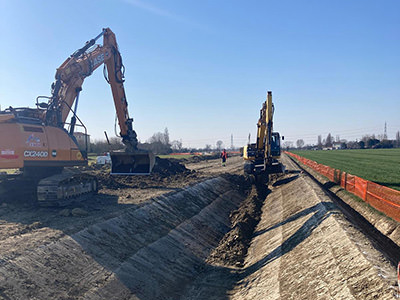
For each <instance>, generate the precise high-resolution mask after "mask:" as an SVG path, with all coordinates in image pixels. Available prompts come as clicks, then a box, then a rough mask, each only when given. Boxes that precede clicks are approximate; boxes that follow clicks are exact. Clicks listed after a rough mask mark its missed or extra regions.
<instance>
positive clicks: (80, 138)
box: [74, 132, 90, 152]
mask: <svg viewBox="0 0 400 300" xmlns="http://www.w3.org/2000/svg"><path fill="white" fill-rule="evenodd" d="M74 137H75V138H76V141H77V142H78V146H79V149H81V150H86V145H87V147H88V149H87V151H88V152H89V151H90V135H89V134H84V133H83V132H74Z"/></svg>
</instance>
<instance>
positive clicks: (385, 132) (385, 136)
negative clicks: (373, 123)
mask: <svg viewBox="0 0 400 300" xmlns="http://www.w3.org/2000/svg"><path fill="white" fill-rule="evenodd" d="M386 125H387V124H386V121H385V131H384V133H383V140H387V126H386Z"/></svg>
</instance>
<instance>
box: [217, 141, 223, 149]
mask: <svg viewBox="0 0 400 300" xmlns="http://www.w3.org/2000/svg"><path fill="white" fill-rule="evenodd" d="M223 144H224V142H223V141H221V140H218V141H217V143H216V145H217V150H218V151H220V150H221V149H222V145H223Z"/></svg>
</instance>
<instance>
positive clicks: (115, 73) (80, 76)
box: [44, 28, 154, 175]
mask: <svg viewBox="0 0 400 300" xmlns="http://www.w3.org/2000/svg"><path fill="white" fill-rule="evenodd" d="M100 37H103V45H98V44H96V41H97V40H98V39H99V38H100ZM103 64H104V65H105V68H106V69H107V72H104V73H105V77H106V80H107V82H108V83H109V84H110V86H111V91H112V95H113V99H114V106H115V111H116V114H117V118H118V124H119V127H120V136H121V138H122V142H123V143H124V145H125V146H126V149H125V151H123V152H121V151H120V152H115V154H114V155H113V154H111V158H112V161H113V168H112V174H128V175H130V174H147V173H150V172H151V169H152V167H153V165H154V157H153V156H152V154H151V153H149V152H147V151H141V150H138V147H137V145H138V140H137V135H136V132H135V131H134V130H133V119H132V118H130V117H129V113H128V102H127V99H126V95H125V89H124V66H123V64H122V57H121V54H120V52H119V50H118V44H117V41H116V38H115V34H114V33H113V32H112V31H111V29H109V28H105V29H103V31H102V32H101V33H100V34H99V35H98V36H96V37H95V38H94V39H92V40H90V41H88V42H86V44H85V46H84V47H82V48H80V49H78V50H77V51H75V52H74V53H73V54H72V55H71V56H70V57H69V58H67V59H66V60H65V61H64V62H63V63H62V64H61V66H60V67H59V68H58V69H57V72H56V75H55V78H56V80H55V82H54V83H53V84H52V95H51V97H50V100H49V103H48V105H47V109H46V111H45V113H44V114H45V115H44V119H45V122H46V124H47V125H50V126H56V127H61V128H64V126H65V124H66V122H67V118H68V115H69V114H70V113H71V112H73V116H72V118H71V126H70V134H73V131H74V126H75V122H76V118H75V115H76V111H77V106H78V100H79V93H80V92H81V90H82V84H83V82H84V80H85V78H86V77H88V76H90V75H91V74H92V73H93V71H94V70H96V69H97V68H98V67H100V66H101V65H103ZM106 73H107V74H106ZM74 102H75V106H74V108H73V105H74ZM113 158H114V159H113Z"/></svg>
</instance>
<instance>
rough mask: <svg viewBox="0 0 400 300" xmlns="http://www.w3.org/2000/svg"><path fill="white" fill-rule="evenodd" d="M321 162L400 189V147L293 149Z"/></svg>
mask: <svg viewBox="0 0 400 300" xmlns="http://www.w3.org/2000/svg"><path fill="white" fill-rule="evenodd" d="M292 152H293V153H295V154H298V155H300V156H303V157H305V158H308V159H311V160H314V161H316V162H318V163H320V164H324V165H327V166H330V167H332V168H335V169H339V170H342V171H345V172H348V173H350V174H353V175H356V176H359V177H361V178H364V179H367V180H370V181H374V182H376V183H379V184H381V185H385V186H388V187H390V188H392V189H396V190H400V149H399V148H397V149H360V150H333V151H292Z"/></svg>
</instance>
